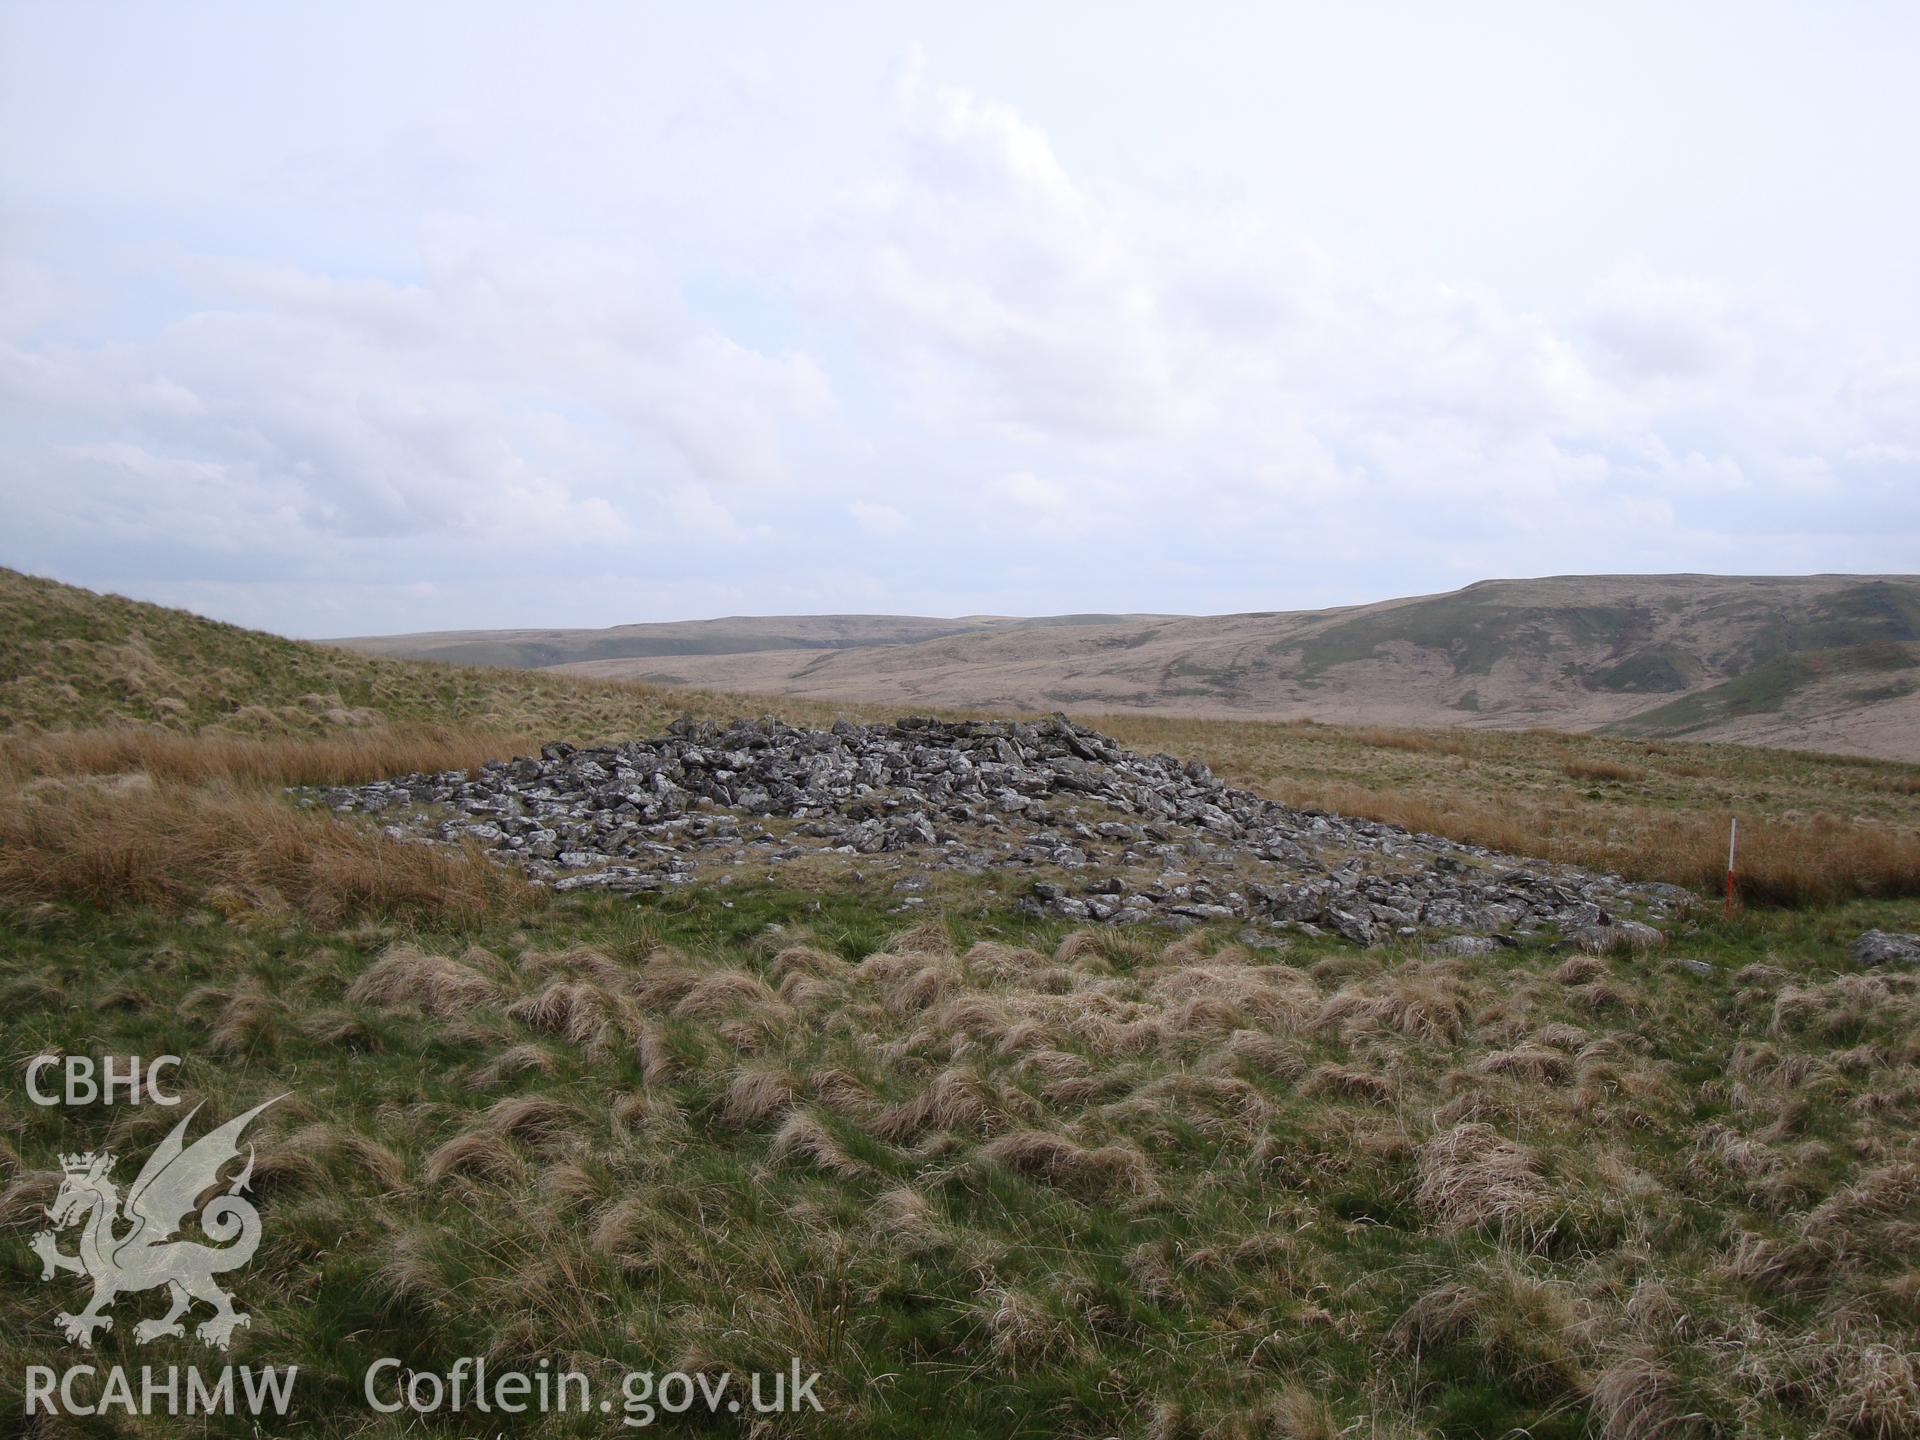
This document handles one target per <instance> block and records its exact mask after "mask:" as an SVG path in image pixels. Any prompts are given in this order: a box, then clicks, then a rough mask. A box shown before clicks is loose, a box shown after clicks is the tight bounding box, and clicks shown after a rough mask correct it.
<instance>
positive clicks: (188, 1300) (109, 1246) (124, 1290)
mask: <svg viewBox="0 0 1920 1440" xmlns="http://www.w3.org/2000/svg"><path fill="white" fill-rule="evenodd" d="M285 1098H286V1097H285V1096H284V1095H278V1096H275V1097H274V1099H273V1100H269V1101H267V1102H266V1104H263V1105H256V1106H254V1107H253V1109H251V1110H249V1111H247V1113H246V1114H244V1115H240V1116H237V1117H235V1118H234V1119H232V1120H229V1121H228V1122H227V1123H226V1124H224V1125H222V1126H220V1127H219V1128H218V1129H217V1130H212V1131H209V1132H208V1133H207V1134H205V1135H203V1136H201V1137H200V1138H199V1139H198V1140H196V1141H194V1142H193V1144H191V1145H187V1144H185V1143H184V1137H185V1135H186V1133H187V1123H188V1121H191V1120H192V1119H193V1117H194V1116H195V1115H196V1114H198V1113H199V1107H198V1106H195V1107H194V1108H193V1110H191V1111H189V1112H188V1113H187V1116H186V1118H185V1119H183V1120H182V1121H181V1122H180V1123H179V1124H178V1125H176V1126H174V1127H173V1130H172V1132H171V1133H170V1134H169V1135H168V1136H167V1138H166V1139H165V1140H163V1141H161V1142H160V1144H159V1146H158V1148H156V1149H155V1150H154V1152H153V1154H152V1155H151V1156H149V1157H148V1159H147V1163H146V1164H145V1165H144V1166H142V1167H141V1169H140V1174H139V1175H138V1176H137V1177H136V1178H135V1179H134V1182H133V1186H132V1188H131V1189H129V1190H128V1191H127V1197H126V1200H125V1202H124V1203H122V1201H121V1198H120V1190H119V1187H118V1186H116V1185H115V1184H114V1183H113V1167H114V1163H115V1159H116V1157H115V1156H113V1155H111V1154H109V1153H108V1152H106V1151H104V1150H101V1151H88V1152H86V1153H85V1154H81V1155H62V1156H61V1157H60V1168H61V1170H62V1171H63V1172H64V1175H63V1178H62V1180H61V1183H60V1191H59V1193H58V1194H57V1195H55V1196H54V1200H53V1204H52V1205H50V1206H48V1207H47V1208H46V1214H47V1219H48V1221H49V1222H50V1223H49V1225H48V1227H47V1228H46V1229H45V1230H42V1231H41V1232H40V1233H39V1234H37V1235H35V1236H34V1237H33V1239H32V1241H31V1242H29V1243H30V1244H31V1246H32V1248H33V1251H34V1253H35V1254H36V1255H38V1256H39V1257H40V1263H41V1265H42V1266H43V1267H44V1268H42V1270H41V1272H40V1278H41V1279H42V1280H51V1279H53V1278H54V1276H55V1275H56V1274H58V1273H59V1272H61V1271H68V1272H71V1273H72V1274H75V1275H85V1276H88V1277H89V1278H91V1279H92V1281H93V1299H92V1300H91V1301H89V1302H88V1304H87V1308H86V1309H85V1310H82V1311H81V1312H80V1313H79V1314H78V1315H73V1314H69V1313H66V1312H62V1313H61V1314H60V1315H59V1316H58V1321H59V1325H60V1328H61V1330H62V1331H63V1332H65V1334H66V1337H67V1339H68V1340H69V1341H71V1342H72V1343H73V1344H76V1345H79V1346H82V1347H85V1348H91V1346H92V1345H93V1332H94V1331H95V1330H111V1329H112V1328H113V1317H112V1316H111V1315H108V1314H107V1313H106V1310H107V1307H108V1306H110V1305H112V1304H113V1302H114V1301H115V1300H117V1299H118V1298H119V1297H120V1296H121V1295H123V1294H129V1293H133V1292H136V1291H140V1290H156V1289H158V1288H159V1287H160V1286H162V1285H164V1286H166V1287H167V1291H168V1294H169V1295H170V1296H171V1297H172V1301H173V1306H172V1308H171V1309H170V1310H168V1311H167V1313H166V1314H165V1315H164V1316H162V1317H161V1318H159V1319H157V1320H142V1321H141V1322H140V1323H139V1324H138V1325H136V1326H134V1327H133V1337H134V1339H135V1340H136V1341H138V1342H139V1343H140V1344H142V1345H144V1344H146V1343H147V1342H148V1341H150V1340H157V1339H159V1338H160V1337H161V1336H163V1335H170V1336H174V1337H176V1338H178V1337H182V1336H184V1335H185V1334H186V1329H185V1327H184V1326H182V1325H181V1323H180V1317H181V1316H182V1315H184V1314H186V1313H187V1310H188V1309H189V1308H190V1307H191V1306H192V1304H193V1302H194V1301H195V1300H203V1301H205V1302H206V1303H207V1304H209V1305H211V1306H213V1308H214V1314H213V1315H212V1316H210V1317H209V1318H207V1319H205V1320H202V1321H201V1322H200V1324H199V1325H198V1326H197V1327H196V1328H195V1330H194V1334H195V1335H196V1336H198V1337H199V1338H200V1339H201V1340H204V1341H205V1342H206V1343H207V1344H209V1345H213V1346H217V1347H218V1348H220V1349H222V1350H224V1349H226V1348H227V1346H228V1345H229V1344H230V1343H231V1342H232V1340H233V1332H234V1329H235V1328H236V1327H237V1326H241V1325H245V1324H247V1323H248V1320H249V1317H248V1316H246V1315H243V1314H241V1313H240V1312H239V1311H237V1310H235V1309H234V1308H233V1297H232V1296H231V1295H229V1294H227V1292H226V1291H224V1290H222V1289H221V1288H220V1286H219V1285H218V1284H216V1283H215V1281H214V1276H216V1275H223V1274H225V1273H226V1272H227V1271H229V1270H238V1269H239V1268H240V1267H241V1266H242V1265H245V1264H246V1263H247V1262H248V1261H249V1260H251V1259H252V1258H253V1252H254V1251H255V1250H257V1249H259V1247H260V1212H259V1211H258V1210H256V1209H254V1208H253V1204H252V1202H251V1201H249V1200H246V1199H243V1198H242V1197H241V1194H240V1192H241V1191H242V1190H244V1189H246V1188H247V1182H248V1181H249V1180H250V1179H252V1177H253V1147H252V1146H248V1147H247V1163H246V1165H245V1166H244V1167H243V1168H242V1169H241V1171H240V1173H239V1174H238V1175H237V1176H235V1177H234V1180H233V1182H232V1183H231V1184H230V1185H228V1186H227V1187H226V1189H225V1191H224V1193H221V1194H217V1195H215V1196H214V1197H213V1198H212V1199H211V1200H209V1201H207V1203H206V1205H205V1207H204V1208H202V1207H201V1206H200V1205H199V1203H198V1202H199V1199H200V1197H201V1196H202V1195H204V1194H205V1193H206V1192H207V1191H208V1190H209V1189H211V1188H213V1187H215V1186H217V1185H218V1184H219V1178H220V1170H221V1168H222V1167H223V1166H225V1165H226V1164H227V1162H228V1161H230V1160H233V1159H234V1158H236V1157H237V1156H238V1155H239V1154H240V1148H239V1141H240V1134H241V1132H242V1131H243V1130H245V1129H246V1128H247V1126H248V1125H249V1124H250V1123H252V1121H253V1119H254V1117H255V1116H256V1115H258V1114H259V1113H260V1112H261V1111H262V1110H265V1109H266V1108H267V1106H268V1105H272V1104H274V1103H275V1102H276V1101H279V1100H284V1099H285ZM195 1210H199V1214H200V1229H201V1232H202V1233H203V1234H205V1235H206V1237H207V1238H208V1239H209V1240H211V1241H213V1242H214V1243H213V1244H211V1245H203V1244H200V1243H199V1242H198V1241H194V1240H181V1239H175V1238H174V1236H175V1234H176V1232H178V1230H179V1229H180V1227H181V1225H182V1224H183V1223H184V1222H185V1220H186V1218H187V1217H188V1216H189V1215H191V1214H193V1213H194V1211H195ZM122 1224H124V1225H125V1227H126V1228H125V1229H123V1230H120V1231H119V1232H118V1233H117V1234H116V1233H115V1231H116V1227H117V1226H120V1225H122ZM72 1225H79V1226H80V1227H81V1230H80V1248H79V1250H78V1251H77V1252H76V1253H74V1254H71V1255H69V1254H67V1253H66V1252H65V1251H63V1250H61V1249H60V1246H59V1232H60V1231H62V1230H65V1229H67V1228H68V1227H69V1226H72Z"/></svg>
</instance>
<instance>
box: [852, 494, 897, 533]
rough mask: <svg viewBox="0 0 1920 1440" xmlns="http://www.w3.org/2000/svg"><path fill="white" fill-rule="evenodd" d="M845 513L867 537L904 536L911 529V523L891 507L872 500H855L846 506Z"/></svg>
mask: <svg viewBox="0 0 1920 1440" xmlns="http://www.w3.org/2000/svg"><path fill="white" fill-rule="evenodd" d="M847 513H848V514H849V515H851V516H852V517H853V523H854V524H856V525H858V526H859V527H860V528H861V529H862V530H863V531H865V532H866V533H867V534H869V535H904V534H906V532H907V531H909V530H911V529H912V528H913V522H912V521H911V520H909V519H907V517H906V516H905V515H902V514H901V513H900V512H899V511H898V510H896V509H895V508H894V507H893V506H891V505H882V504H880V503H878V502H877V501H873V500H856V501H854V502H853V503H852V504H851V505H849V506H847Z"/></svg>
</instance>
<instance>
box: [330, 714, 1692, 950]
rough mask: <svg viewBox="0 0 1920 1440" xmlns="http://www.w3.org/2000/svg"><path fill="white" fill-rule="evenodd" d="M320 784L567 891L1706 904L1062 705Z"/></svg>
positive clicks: (1447, 906)
mask: <svg viewBox="0 0 1920 1440" xmlns="http://www.w3.org/2000/svg"><path fill="white" fill-rule="evenodd" d="M310 798H313V799H316V800H318V801H320V802H321V803H324V804H326V805H327V806H329V807H331V808H332V809H334V810H336V811H339V812H342V813H349V812H357V813H363V814H370V815H377V816H380V817H381V818H382V820H383V822H384V823H386V824H387V825H388V826H389V829H390V832H391V833H393V834H394V835H395V836H396V837H399V838H404V839H425V840H432V841H442V842H458V841H462V840H470V841H475V842H478V843H479V844H481V845H483V846H486V847H488V848H489V849H490V850H491V851H493V852H494V853H495V854H497V855H498V856H499V857H501V858H502V859H504V860H507V861H510V862H512V863H516V864H518V865H520V866H521V867H523V868H524V870H525V871H526V873H527V874H528V875H529V876H530V877H532V878H534V879H536V880H539V881H542V882H545V883H549V884H551V885H552V886H553V887H554V888H555V889H556V890H561V891H567V890H578V889H613V890H620V891H648V890H657V889H661V888H664V887H666V886H671V885H677V884H689V883H695V882H699V881H709V882H715V883H728V881H729V880H730V879H731V878H732V877H734V876H736V875H743V874H753V875H756V876H757V875H760V874H766V875H773V876H777V875H778V873H779V871H780V870H781V868H782V867H783V866H786V865H791V864H794V863H796V862H801V861H805V860H815V859H818V858H820V857H825V856H843V857H849V858H848V859H847V861H846V862H845V863H846V864H847V865H848V866H849V867H850V868H852V867H858V868H860V869H861V870H862V873H863V876H867V877H869V878H870V877H871V876H873V875H876V874H877V875H879V876H882V877H885V878H888V879H890V880H891V881H892V883H893V888H894V889H895V890H896V891H899V892H901V893H903V894H904V895H905V896H907V897H908V898H907V899H906V900H905V901H904V902H903V903H904V904H908V905H910V904H913V903H916V902H915V900H914V898H913V895H914V892H916V891H918V890H921V889H924V888H926V886H927V883H928V880H929V878H930V877H931V876H932V875H933V874H934V873H935V872H938V871H942V870H948V871H970V872H993V874H994V876H995V877H996V883H1001V884H1005V885H1006V886H1007V887H1008V888H1010V889H1012V890H1013V891H1015V892H1018V893H1019V894H1020V895H1021V897H1022V900H1023V902H1024V903H1025V904H1027V905H1029V906H1032V907H1036V908H1039V909H1042V910H1044V911H1046V912H1048V913H1051V914H1054V915H1058V916H1061V917H1063V918H1068V919H1073V920H1089V921H1104V922H1109V923H1115V924H1124V923H1129V922H1139V921H1146V920H1158V921H1161V922H1163V923H1171V924H1175V925H1182V924H1193V923H1198V922H1201V921H1207V920H1221V921H1230V920H1232V921H1241V922H1244V923H1245V924H1248V925H1251V926H1254V927H1257V928H1259V929H1262V930H1265V929H1282V928H1288V927H1299V928H1307V929H1326V930H1332V931H1336V932H1338V933H1339V934H1341V935H1343V936H1345V937H1347V938H1348V939H1350V940H1352V941H1354V942H1355V943H1357V944H1362V945H1366V944H1373V943H1376V942H1380V941H1384V940H1387V939H1390V938H1392V937H1395V936H1416V935H1423V934H1439V935H1443V936H1453V937H1455V938H1454V939H1452V940H1448V941H1445V942H1444V943H1445V944H1446V945H1447V946H1448V948H1452V949H1455V950H1459V951H1464V952H1472V951H1474V950H1476V949H1487V948H1491V947H1492V946H1493V945H1494V944H1497V943H1499V942H1500V940H1501V939H1504V938H1506V937H1511V936H1515V935H1524V934H1527V933H1531V932H1534V931H1537V930H1540V929H1542V928H1544V927H1557V928H1558V929H1559V930H1560V931H1561V932H1562V933H1563V934H1566V935H1569V936H1573V937H1575V938H1577V939H1579V940H1581V941H1582V942H1583V943H1585V944H1588V945H1590V946H1593V947H1596V948H1602V947H1644V946H1647V945H1650V944H1654V943H1657V942H1658V941H1659V939H1660V938H1661V937H1660V932H1659V931H1658V930H1657V929H1654V928H1652V927H1650V926H1648V925H1647V924H1645V923H1643V922H1642V921H1639V920H1635V919H1631V918H1629V915H1628V912H1629V911H1639V912H1642V913H1644V914H1647V915H1649V916H1650V917H1651V918H1653V919H1655V920H1657V919H1659V918H1660V917H1661V916H1663V915H1667V914H1670V913H1671V912H1672V911H1673V909H1674V908H1675V907H1678V906H1682V905H1684V904H1685V903H1686V902H1687V901H1688V900H1689V899H1691V897H1690V896H1688V895H1687V893H1686V892H1684V891H1680V890H1677V889H1675V888H1673V887H1671V886H1657V885H1656V886H1648V885H1632V884H1628V883H1626V882H1624V881H1622V880H1620V879H1619V878H1618V877H1614V876H1599V875H1594V874H1592V873H1589V872H1585V871H1580V870H1575V869H1572V868H1569V867H1564V866H1549V865H1546V864H1543V863H1540V862H1532V861H1519V860H1515V859H1512V858H1511V857H1506V856H1501V855H1497V854H1494V853H1493V852H1490V851H1487V850H1483V849H1479V848H1477V847H1474V846H1470V845H1462V844H1458V843H1456V842H1454V841H1450V840H1445V839H1442V838H1440V837H1437V836H1433V835H1421V834H1414V833H1411V832H1409V831H1406V830H1402V829H1400V828H1398V827H1396V826H1392V825H1383V824H1379V823H1376V822H1374V821H1370V820H1359V819H1352V818H1349V817H1345V816H1340V815H1334V814H1329V813H1327V812H1324V811H1319V810H1298V809H1292V808H1289V807H1287V806H1284V805H1279V804H1276V803H1274V802H1273V801H1270V800H1267V799H1264V798H1262V797H1260V796H1258V795H1254V794H1252V793H1250V792H1248V791H1245V790H1237V789H1234V788H1232V787H1229V786H1227V785H1225V784H1223V783H1222V782H1221V781H1220V780H1219V779H1217V778H1216V777H1215V776H1214V775H1213V774H1212V773H1211V772H1210V771H1209V770H1208V769H1207V767H1206V766H1205V765H1203V764H1201V763H1199V762H1197V761H1192V760H1189V761H1184V762H1183V761H1180V760H1177V759H1174V758H1173V757H1171V756H1167V755H1140V754H1136V753H1133V752H1131V751H1127V750H1124V749H1122V748H1121V747H1120V746H1119V745H1118V744H1116V743H1115V742H1114V741H1113V740H1111V739H1109V738H1107V737H1105V736H1103V735H1100V734H1099V733H1097V732H1095V731H1093V730H1090V729H1087V728H1086V727H1084V726H1080V725H1076V724H1073V723H1072V722H1070V721H1068V720H1066V719H1065V718H1064V717H1060V716H1056V717H1054V718H1052V719H1050V720H1045V721H1039V722H1016V721H980V722H946V721H939V720H931V719H921V718H906V719H902V720H899V721H897V722H895V723H893V724H891V725H855V724H850V723H848V722H846V721H841V722H839V723H837V724H835V725H834V726H833V728H832V729H831V730H805V729H796V728H794V727H791V726H788V725H784V724H782V723H780V722H778V721H775V720H771V719H763V720H758V721H736V722H734V723H732V724H728V725H718V724H713V723H694V722H691V721H682V722H680V723H678V724H676V725H675V726H674V727H673V728H672V730H671V732H670V733H668V734H666V735H662V736H657V737H655V738H652V739H647V740H633V741H627V742H624V743H622V744H617V745H607V746H598V747H593V748H576V747H574V746H572V745H566V744H552V745H547V746H544V747H543V748H542V749H541V752H540V754H539V756H538V757H527V758H522V759H516V760H511V761H505V762H491V763H489V764H486V765H484V766H481V767H480V768H479V769H477V770H473V771H453V772H449V773H446V774H440V775H408V776H403V777H401V778H399V779H395V780H384V781H378V782H375V783H373V784H368V785H361V786H355V787H351V788H344V789H335V790H329V791H325V792H322V793H318V794H315V795H313V796H311V797H310ZM1000 877H1004V880H1003V879H1001V878H1000ZM1476 937H1478V938H1476Z"/></svg>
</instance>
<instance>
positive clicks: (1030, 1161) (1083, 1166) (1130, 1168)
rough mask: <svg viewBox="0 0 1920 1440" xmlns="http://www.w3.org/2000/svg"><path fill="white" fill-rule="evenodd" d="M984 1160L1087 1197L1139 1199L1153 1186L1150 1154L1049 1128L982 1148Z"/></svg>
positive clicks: (1014, 1134)
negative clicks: (1080, 1140) (1090, 1144)
mask: <svg viewBox="0 0 1920 1440" xmlns="http://www.w3.org/2000/svg"><path fill="white" fill-rule="evenodd" d="M980 1154H981V1157H982V1158H983V1159H985V1160H988V1161H990V1162H992V1163H993V1164H995V1165H1002V1166H1005V1167H1006V1168H1007V1169H1009V1170H1011V1171H1013V1172H1014V1173H1015V1174H1017V1175H1024V1176H1026V1177H1027V1178H1028V1179H1029V1180H1037V1181H1039V1182H1040V1183H1042V1184H1044V1185H1055V1186H1059V1187H1061V1188H1062V1189H1067V1190H1073V1191H1077V1192H1079V1193H1081V1194H1084V1195H1089V1196H1097V1197H1110V1196H1113V1195H1116V1194H1127V1195H1139V1194H1144V1193H1146V1192H1147V1191H1148V1190H1149V1189H1151V1188H1152V1184H1153V1175H1152V1170H1151V1169H1150V1167H1149V1166H1148V1164H1147V1158H1146V1156H1144V1155H1142V1154H1141V1153H1140V1152H1139V1151H1138V1150H1136V1149H1134V1148H1132V1147H1131V1146H1127V1145H1102V1146H1098V1147H1095V1148H1093V1149H1088V1148H1087V1147H1085V1146H1082V1145H1079V1144H1076V1143H1075V1142H1074V1141H1073V1140H1070V1139H1069V1138H1067V1137H1066V1136H1065V1135H1056V1134H1053V1133H1052V1132H1050V1131H1046V1130H1020V1131H1016V1132H1015V1133H1013V1134H1011V1135H1002V1136H1001V1137H1000V1138H999V1139H997V1140H990V1141H988V1142H987V1143H986V1144H985V1145H983V1146H981V1147H980Z"/></svg>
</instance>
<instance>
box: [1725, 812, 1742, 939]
mask: <svg viewBox="0 0 1920 1440" xmlns="http://www.w3.org/2000/svg"><path fill="white" fill-rule="evenodd" d="M1739 843H1740V817H1739V816H1738V815H1736V816H1734V817H1733V823H1732V824H1731V825H1730V826H1728V828H1727V918H1728V919H1729V920H1731V919H1732V918H1733V852H1734V848H1735V847H1736V846H1737V845H1738V844H1739Z"/></svg>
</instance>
